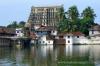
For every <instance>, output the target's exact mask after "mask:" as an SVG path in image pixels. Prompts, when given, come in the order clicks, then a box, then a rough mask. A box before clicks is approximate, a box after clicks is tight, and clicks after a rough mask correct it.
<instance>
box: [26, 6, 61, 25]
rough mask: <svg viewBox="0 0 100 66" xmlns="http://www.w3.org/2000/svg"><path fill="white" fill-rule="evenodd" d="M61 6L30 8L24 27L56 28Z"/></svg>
mask: <svg viewBox="0 0 100 66" xmlns="http://www.w3.org/2000/svg"><path fill="white" fill-rule="evenodd" d="M62 7H63V6H62V5H61V6H43V7H42V6H40V7H34V6H32V8H31V13H30V16H29V19H28V22H27V23H26V27H30V24H31V25H38V24H40V25H44V26H57V24H58V22H59V20H60V17H58V12H59V10H60V8H62Z"/></svg>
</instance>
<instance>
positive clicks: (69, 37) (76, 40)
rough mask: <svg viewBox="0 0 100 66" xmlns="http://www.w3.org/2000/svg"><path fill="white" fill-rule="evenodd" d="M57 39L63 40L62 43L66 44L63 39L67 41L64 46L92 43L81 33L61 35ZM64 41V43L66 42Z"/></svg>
mask: <svg viewBox="0 0 100 66" xmlns="http://www.w3.org/2000/svg"><path fill="white" fill-rule="evenodd" d="M55 39H59V40H61V43H64V42H62V39H64V40H65V43H64V44H67V45H72V44H89V43H90V41H89V39H88V38H87V37H85V35H84V34H82V33H81V32H73V33H61V34H58V35H57V36H56V37H55ZM64 40H63V41H64ZM56 43H57V44H58V43H60V42H57V41H56Z"/></svg>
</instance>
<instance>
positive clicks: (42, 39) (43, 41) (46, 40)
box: [38, 35, 54, 45]
mask: <svg viewBox="0 0 100 66" xmlns="http://www.w3.org/2000/svg"><path fill="white" fill-rule="evenodd" d="M53 43H54V41H53V40H52V39H51V38H50V37H49V36H47V35H43V36H41V37H40V38H39V39H38V44H40V45H47V44H48V45H53Z"/></svg>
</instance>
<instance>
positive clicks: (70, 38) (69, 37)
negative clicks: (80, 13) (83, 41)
mask: <svg viewBox="0 0 100 66" xmlns="http://www.w3.org/2000/svg"><path fill="white" fill-rule="evenodd" d="M64 39H66V44H68V45H71V44H73V36H72V35H66V36H64Z"/></svg>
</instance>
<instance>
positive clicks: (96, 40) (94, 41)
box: [91, 36, 100, 44]
mask: <svg viewBox="0 0 100 66" xmlns="http://www.w3.org/2000/svg"><path fill="white" fill-rule="evenodd" d="M91 44H100V37H99V36H95V37H91Z"/></svg>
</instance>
